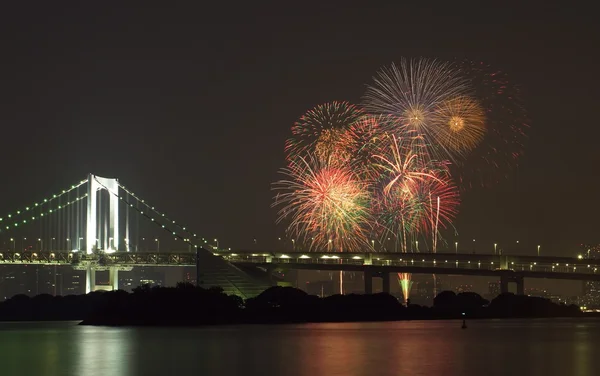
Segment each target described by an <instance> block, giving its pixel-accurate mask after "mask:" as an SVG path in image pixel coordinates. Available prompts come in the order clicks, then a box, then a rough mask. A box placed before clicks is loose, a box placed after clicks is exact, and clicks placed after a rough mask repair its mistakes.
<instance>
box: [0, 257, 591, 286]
mask: <svg viewBox="0 0 600 376" xmlns="http://www.w3.org/2000/svg"><path fill="white" fill-rule="evenodd" d="M213 253H214V254H215V255H218V256H221V257H223V258H224V259H225V260H227V261H229V262H231V263H232V264H234V265H240V266H261V267H267V268H270V269H273V268H289V269H310V270H348V271H350V270H353V271H363V270H365V269H366V268H367V267H368V268H373V269H376V270H377V271H381V272H404V273H427V274H429V273H432V274H461V275H481V276H497V275H499V274H501V273H504V272H506V271H512V272H518V273H520V274H522V275H524V276H526V277H531V278H557V279H575V280H586V279H593V280H596V279H599V277H600V271H599V270H598V269H599V268H600V260H586V259H581V258H569V257H538V256H517V255H493V254H460V253H459V254H456V253H332V252H313V253H307V252H257V251H235V252H231V251H213ZM89 263H91V264H93V265H94V266H95V267H98V268H102V267H109V266H117V267H123V268H130V267H133V266H159V267H165V266H194V265H195V264H196V255H195V253H193V252H176V253H153V252H115V253H99V254H98V253H97V254H85V253H79V252H67V251H55V252H46V251H45V252H41V251H40V252H12V251H9V252H6V251H4V252H0V265H2V264H3V265H19V264H38V265H57V264H58V265H71V266H73V267H79V266H80V265H87V264H89Z"/></svg>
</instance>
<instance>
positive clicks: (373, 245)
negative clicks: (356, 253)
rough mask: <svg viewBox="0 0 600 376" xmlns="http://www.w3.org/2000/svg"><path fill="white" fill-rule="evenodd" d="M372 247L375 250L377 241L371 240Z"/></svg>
mask: <svg viewBox="0 0 600 376" xmlns="http://www.w3.org/2000/svg"><path fill="white" fill-rule="evenodd" d="M371 247H372V248H373V250H375V240H373V239H371Z"/></svg>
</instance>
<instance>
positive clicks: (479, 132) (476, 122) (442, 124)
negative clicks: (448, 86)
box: [433, 96, 486, 154]
mask: <svg viewBox="0 0 600 376" xmlns="http://www.w3.org/2000/svg"><path fill="white" fill-rule="evenodd" d="M434 119H435V121H434V127H433V131H434V132H435V138H436V140H437V141H438V142H439V143H440V145H441V146H442V147H443V148H444V149H446V150H447V151H448V152H449V153H451V154H465V153H466V152H468V151H470V150H472V149H473V148H475V146H477V145H478V144H479V142H481V140H482V139H483V136H484V134H485V130H486V129H485V127H486V124H485V112H484V110H483V108H482V107H481V106H480V105H479V103H478V102H477V101H475V100H474V99H472V98H469V97H466V96H460V97H456V98H452V99H449V100H446V101H444V102H442V103H441V104H440V105H439V106H437V108H436V111H435V113H434Z"/></svg>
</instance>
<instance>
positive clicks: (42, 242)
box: [38, 239, 44, 251]
mask: <svg viewBox="0 0 600 376" xmlns="http://www.w3.org/2000/svg"><path fill="white" fill-rule="evenodd" d="M38 242H40V251H41V250H42V248H44V241H43V240H42V239H38Z"/></svg>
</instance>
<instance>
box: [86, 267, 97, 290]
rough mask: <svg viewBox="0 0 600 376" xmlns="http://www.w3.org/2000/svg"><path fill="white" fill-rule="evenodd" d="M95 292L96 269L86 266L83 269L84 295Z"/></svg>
mask: <svg viewBox="0 0 600 376" xmlns="http://www.w3.org/2000/svg"><path fill="white" fill-rule="evenodd" d="M95 290H96V269H94V268H92V265H90V264H88V266H87V268H86V269H85V293H86V294H89V293H90V292H92V291H95Z"/></svg>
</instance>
